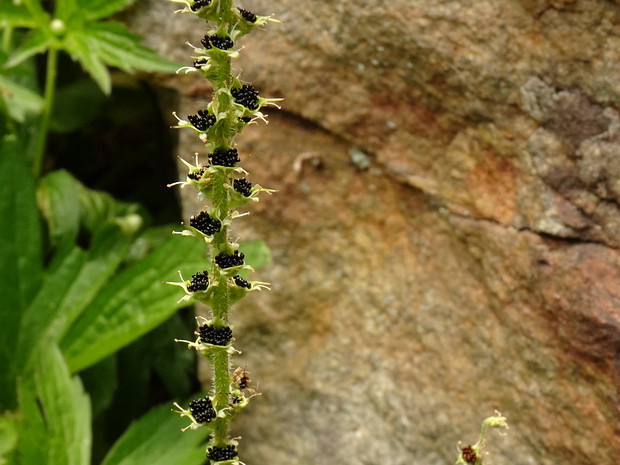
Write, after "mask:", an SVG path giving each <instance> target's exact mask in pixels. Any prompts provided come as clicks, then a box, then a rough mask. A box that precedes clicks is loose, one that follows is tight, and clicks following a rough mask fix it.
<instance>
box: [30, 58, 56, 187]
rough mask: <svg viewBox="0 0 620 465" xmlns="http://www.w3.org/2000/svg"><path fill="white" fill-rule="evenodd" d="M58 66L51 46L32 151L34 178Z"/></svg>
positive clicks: (42, 146)
mask: <svg viewBox="0 0 620 465" xmlns="http://www.w3.org/2000/svg"><path fill="white" fill-rule="evenodd" d="M57 66H58V50H56V49H54V48H52V49H50V51H49V52H48V53H47V69H46V71H45V95H44V103H43V113H42V114H41V121H40V123H39V133H38V134H37V145H36V147H35V152H34V161H33V164H32V173H33V174H34V177H35V179H38V178H39V176H40V175H41V166H42V165H43V156H44V154H45V146H46V144H47V132H48V129H49V123H50V117H51V115H52V108H53V106H54V93H55V88H56V74H57Z"/></svg>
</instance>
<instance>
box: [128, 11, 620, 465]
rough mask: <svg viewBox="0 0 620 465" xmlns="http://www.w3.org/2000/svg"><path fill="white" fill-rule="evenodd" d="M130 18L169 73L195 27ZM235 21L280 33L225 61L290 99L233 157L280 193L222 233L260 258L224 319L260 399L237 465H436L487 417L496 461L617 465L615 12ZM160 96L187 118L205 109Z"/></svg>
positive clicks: (619, 216) (203, 93)
mask: <svg viewBox="0 0 620 465" xmlns="http://www.w3.org/2000/svg"><path fill="white" fill-rule="evenodd" d="M142 4H143V8H142V9H140V10H137V12H141V14H140V15H139V14H136V15H135V16H133V19H132V18H129V19H128V20H129V22H131V23H132V24H133V27H134V29H135V30H136V31H137V32H141V33H143V34H145V35H146V36H147V41H148V43H149V44H150V45H151V46H154V47H156V48H158V49H159V50H160V51H161V52H162V53H163V54H165V55H167V56H169V57H175V58H177V59H179V60H185V59H186V58H185V57H186V55H187V52H188V49H187V48H184V47H182V44H183V42H185V41H186V40H190V41H196V38H199V37H200V36H201V34H203V33H204V31H203V30H202V29H200V27H198V23H196V22H195V21H194V20H193V18H182V19H179V18H178V17H177V18H171V17H170V15H169V13H170V10H171V9H172V8H171V7H170V5H168V4H166V3H165V2H153V1H144V2H142ZM243 7H244V8H248V9H250V10H252V11H255V12H256V13H259V14H261V13H262V14H269V13H271V12H272V11H274V12H276V13H277V14H278V17H279V18H281V19H283V20H284V22H283V23H282V24H274V25H272V26H271V27H270V28H269V29H268V30H267V31H265V32H261V33H257V34H253V35H252V36H250V37H251V38H250V37H249V38H247V40H246V41H244V42H243V44H238V45H243V46H245V49H244V50H243V52H242V60H241V62H240V67H241V68H242V69H243V77H244V79H247V80H248V81H252V82H253V83H254V84H255V86H256V87H257V88H258V89H259V90H260V92H261V95H265V96H285V97H286V101H285V102H284V109H285V112H284V113H278V112H272V114H271V124H270V125H269V126H268V127H266V128H265V127H251V128H248V129H247V130H246V131H245V132H244V134H243V135H242V137H241V138H240V145H239V150H240V154H241V158H242V160H243V166H244V167H245V168H246V169H248V171H249V172H250V180H251V181H253V182H258V183H260V184H261V185H263V186H267V187H273V188H276V189H278V190H279V193H278V194H277V195H274V196H272V197H269V198H266V199H264V201H262V202H261V203H260V204H258V205H257V206H256V207H255V208H252V212H253V214H252V215H251V216H250V217H248V218H247V219H245V220H240V221H239V233H240V234H241V236H242V237H243V238H244V239H258V238H261V239H264V240H266V241H267V243H268V244H269V246H270V248H271V250H272V253H273V263H272V264H271V265H270V266H269V267H268V268H265V269H264V270H261V271H260V273H259V274H258V278H260V279H262V280H265V281H270V282H273V283H274V285H273V291H272V292H271V293H268V294H262V295H259V296H252V297H251V298H248V299H247V300H246V301H244V302H243V303H242V304H240V305H239V308H238V309H237V310H235V314H234V316H233V319H234V322H235V324H236V328H235V334H236V335H237V336H236V337H237V339H238V343H237V345H238V346H239V347H240V348H241V349H242V350H243V352H244V355H243V357H242V358H241V359H240V361H239V362H240V363H241V364H243V365H245V364H246V363H247V365H248V367H249V368H250V369H251V371H252V376H253V379H255V380H260V390H261V391H263V392H264V395H263V397H262V398H260V399H258V400H256V402H254V403H253V404H252V406H251V407H250V408H249V409H248V410H247V411H246V412H244V414H243V415H240V416H239V422H238V423H237V428H238V431H239V433H240V434H242V435H243V436H244V439H243V441H242V443H241V446H240V448H241V447H242V448H244V450H245V452H244V454H243V455H244V456H245V457H252V459H251V460H250V459H248V460H247V462H248V465H252V463H271V464H274V465H279V464H282V465H284V464H289V463H303V464H306V463H307V464H314V463H317V464H318V463H324V462H328V463H331V462H336V463H343V464H349V463H350V464H353V463H355V464H357V463H368V464H376V463H390V464H397V465H398V464H411V463H425V464H427V463H449V462H450V461H454V460H455V458H456V455H457V453H456V451H455V448H454V444H456V442H457V441H458V440H463V441H464V442H465V443H469V442H473V441H474V440H475V435H476V431H477V429H478V425H479V421H480V420H481V419H482V418H483V417H485V416H487V415H490V414H491V413H492V411H493V409H494V408H498V409H500V410H502V412H503V413H505V414H506V415H507V417H508V419H509V421H510V423H511V425H512V426H511V430H510V433H509V435H508V436H507V437H505V438H496V437H492V438H490V447H489V449H490V450H491V451H492V452H493V455H494V457H493V458H492V461H493V462H494V463H498V464H499V463H511V464H523V465H525V464H532V463H536V464H542V465H552V464H553V465H555V464H557V463H570V464H577V465H579V464H584V465H585V464H588V465H589V464H591V463H596V464H604V465H615V464H617V462H618V457H619V456H620V433H619V431H620V429H619V425H620V412H619V411H618V389H619V387H620V379H619V377H620V362H619V360H620V254H619V252H618V247H619V245H620V239H619V238H620V207H619V205H620V187H619V186H620V184H619V181H618V180H619V179H620V153H619V148H618V147H620V136H619V128H620V123H619V121H620V119H619V116H618V111H617V109H618V107H620V80H618V79H617V76H619V75H620V59H619V58H620V39H619V38H618V34H617V31H618V28H619V26H620V4H619V3H618V2H609V1H608V2H602V1H600V2H586V1H579V0H575V1H571V0H562V1H560V0H558V1H555V0H544V1H543V0H540V1H539V0H528V1H525V0H524V1H517V0H493V1H491V0H477V1H469V0H468V1H445V2H438V1H434V0H433V1H419V2H408V1H405V0H396V1H393V2H389V5H388V4H387V3H386V2H380V1H378V0H370V1H361V0H359V1H348V2H343V1H336V2H326V1H319V0H314V1H306V2H297V1H293V0H282V1H281V2H277V4H276V3H273V2H267V1H263V0H253V1H252V0H247V1H246V2H245V3H244V4H243ZM137 12H136V13H137ZM164 36H165V40H162V37H164ZM168 84H170V85H174V86H175V88H176V89H177V90H179V92H180V94H181V97H182V98H181V107H180V108H177V109H178V110H179V111H180V113H181V114H187V113H194V112H195V110H196V108H197V106H198V105H202V103H200V102H201V98H207V97H208V96H209V89H208V87H207V86H205V85H204V83H203V82H202V81H200V82H199V81H194V80H192V79H190V78H183V79H180V78H178V79H174V80H171V81H168ZM192 141H194V139H192V137H190V134H189V133H188V134H183V135H182V137H181V140H180V147H179V152H180V153H182V154H191V153H193V152H194V151H195V150H198V149H199V148H200V147H197V146H195V145H192V143H194V142H192ZM187 202H190V200H189V199H188V200H187ZM188 208H189V207H188ZM193 210H194V207H192V208H190V211H193Z"/></svg>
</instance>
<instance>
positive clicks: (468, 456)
mask: <svg viewBox="0 0 620 465" xmlns="http://www.w3.org/2000/svg"><path fill="white" fill-rule="evenodd" d="M461 453H462V454H463V460H465V462H467V463H476V459H477V457H476V452H474V449H472V447H471V446H465V447H463V449H462V450H461Z"/></svg>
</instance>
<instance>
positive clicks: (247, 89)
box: [230, 84, 258, 110]
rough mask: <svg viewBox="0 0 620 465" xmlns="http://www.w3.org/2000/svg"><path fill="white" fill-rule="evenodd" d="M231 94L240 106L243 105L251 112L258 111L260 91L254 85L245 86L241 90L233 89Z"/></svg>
mask: <svg viewBox="0 0 620 465" xmlns="http://www.w3.org/2000/svg"><path fill="white" fill-rule="evenodd" d="M230 94H231V95H232V96H233V98H234V99H235V102H236V103H238V104H239V105H243V106H244V107H246V108H249V109H250V110H258V91H257V90H256V89H254V86H253V85H252V84H244V85H243V86H241V87H240V88H237V87H233V88H232V89H230Z"/></svg>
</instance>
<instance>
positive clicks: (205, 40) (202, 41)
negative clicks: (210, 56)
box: [200, 35, 211, 50]
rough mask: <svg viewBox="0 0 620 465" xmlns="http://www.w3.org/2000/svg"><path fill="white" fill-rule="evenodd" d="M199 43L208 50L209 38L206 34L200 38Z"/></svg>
mask: <svg viewBox="0 0 620 465" xmlns="http://www.w3.org/2000/svg"><path fill="white" fill-rule="evenodd" d="M200 43H201V44H202V46H203V47H204V48H206V49H207V50H209V49H210V48H211V38H210V37H209V36H208V35H206V36H204V37H203V38H202V39H200Z"/></svg>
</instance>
